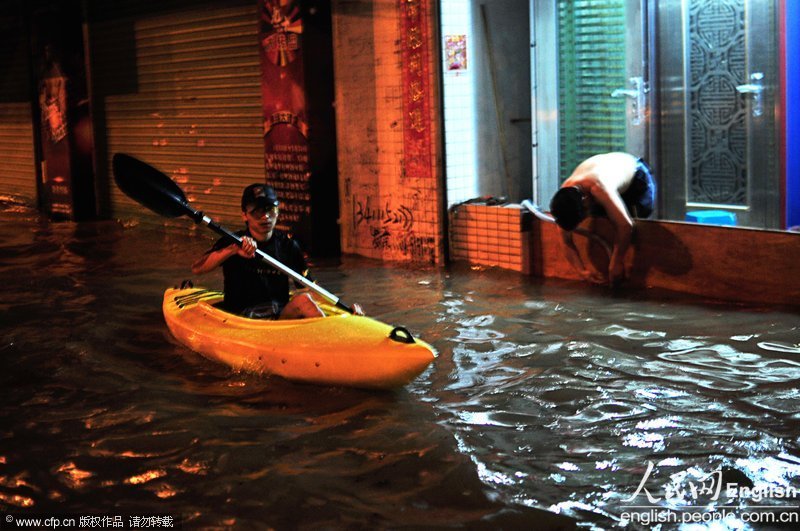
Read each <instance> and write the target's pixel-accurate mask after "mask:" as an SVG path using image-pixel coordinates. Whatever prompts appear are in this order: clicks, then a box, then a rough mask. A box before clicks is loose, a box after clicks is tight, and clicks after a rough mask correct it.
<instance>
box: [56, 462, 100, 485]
mask: <svg viewBox="0 0 800 531" xmlns="http://www.w3.org/2000/svg"><path fill="white" fill-rule="evenodd" d="M57 472H59V473H61V474H63V476H64V479H65V480H66V481H67V483H68V484H69V486H71V487H73V488H80V487H82V486H83V485H84V483H86V480H87V479H89V478H90V477H92V476H93V475H94V474H92V473H91V472H88V471H86V470H81V469H79V468H78V467H76V466H75V463H71V462H70V463H64V464H63V465H61V466H60V467H59V468H58V470H57Z"/></svg>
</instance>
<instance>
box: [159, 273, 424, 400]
mask: <svg viewBox="0 0 800 531" xmlns="http://www.w3.org/2000/svg"><path fill="white" fill-rule="evenodd" d="M222 299H223V295H222V293H221V292H219V291H213V290H208V289H204V288H200V287H194V288H186V289H168V290H167V291H166V292H165V293H164V304H163V310H164V319H165V320H166V322H167V326H168V327H169V329H170V331H171V332H172V335H173V336H175V338H176V339H177V340H178V341H179V342H180V343H182V344H183V345H186V346H187V347H189V348H190V349H192V350H194V351H195V352H198V353H200V354H202V355H203V356H205V357H207V358H210V359H213V360H217V361H221V362H222V363H225V364H227V365H230V366H231V367H233V368H234V369H238V370H244V371H251V372H256V373H262V374H275V375H278V376H281V377H283V378H286V379H287V380H294V381H299V382H308V383H314V384H323V385H341V386H347V387H363V388H370V389H391V388H395V387H400V386H402V385H405V384H407V383H408V382H410V381H411V380H413V379H414V378H416V377H417V376H419V375H420V374H421V373H422V371H424V370H425V368H426V367H428V365H429V364H430V363H431V362H432V361H433V360H434V358H435V357H436V351H435V350H434V348H433V347H431V346H430V345H429V344H427V343H425V342H424V341H421V340H419V339H415V338H413V337H412V336H411V334H410V333H409V332H408V331H407V330H405V329H404V328H400V327H392V326H389V325H387V324H386V323H382V322H380V321H376V320H375V319H371V318H369V317H363V316H358V315H351V314H349V313H347V312H344V311H342V310H339V309H338V308H335V307H333V306H331V305H327V304H324V303H323V304H320V306H321V307H322V309H323V311H324V312H325V314H326V315H327V317H317V318H312V319H292V320H266V319H248V318H246V317H241V316H238V315H234V314H231V313H228V312H225V311H223V310H221V309H219V308H216V307H215V306H214V304H215V303H218V302H221V301H222Z"/></svg>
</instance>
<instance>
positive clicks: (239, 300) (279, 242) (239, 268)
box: [208, 229, 308, 313]
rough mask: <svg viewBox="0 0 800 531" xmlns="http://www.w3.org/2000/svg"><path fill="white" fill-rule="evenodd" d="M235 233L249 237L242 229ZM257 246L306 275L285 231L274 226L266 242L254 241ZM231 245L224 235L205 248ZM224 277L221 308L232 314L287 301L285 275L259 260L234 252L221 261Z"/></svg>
mask: <svg viewBox="0 0 800 531" xmlns="http://www.w3.org/2000/svg"><path fill="white" fill-rule="evenodd" d="M236 235H237V236H252V235H251V234H250V232H249V231H246V230H243V231H239V232H237V233H236ZM257 243H258V248H259V250H261V251H264V252H265V253H267V254H268V255H270V256H272V257H273V258H275V259H276V260H278V261H279V262H281V263H282V264H284V265H286V266H288V267H290V268H292V269H293V270H295V271H297V272H298V273H300V274H301V275H303V276H306V277H307V276H308V271H307V270H308V266H307V265H306V260H305V257H304V256H303V251H302V250H301V249H300V246H299V245H298V244H297V242H296V241H294V240H293V239H292V238H290V237H289V236H288V235H287V234H286V233H285V232H282V231H280V230H278V229H275V230H274V231H273V232H272V237H271V238H270V239H269V240H268V241H266V242H257ZM230 244H231V241H230V240H229V239H227V238H220V239H219V240H218V241H217V242H216V243H215V244H214V246H213V247H212V248H211V249H210V250H209V251H208V252H209V253H210V252H213V251H217V250H219V249H222V248H224V247H227V246H228V245H230ZM222 274H223V277H224V279H225V302H224V305H225V309H226V310H227V311H229V312H232V313H242V312H243V311H244V310H245V309H247V308H251V307H254V306H261V305H265V304H270V303H273V302H274V303H277V304H278V305H279V306H280V307H281V308H282V307H283V306H285V305H286V303H287V302H288V301H289V277H287V276H286V275H285V274H284V273H281V272H280V271H278V270H277V269H275V268H273V267H272V266H270V265H269V264H267V263H266V262H264V261H263V260H262V259H260V258H258V256H255V257H253V258H242V257H241V256H239V255H238V254H236V255H233V256H231V257H230V258H228V259H227V260H225V261H224V262H223V263H222Z"/></svg>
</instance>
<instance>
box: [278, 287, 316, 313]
mask: <svg viewBox="0 0 800 531" xmlns="http://www.w3.org/2000/svg"><path fill="white" fill-rule="evenodd" d="M309 317H325V313H324V312H323V311H322V310H321V309H320V307H319V306H317V303H316V302H314V299H312V298H311V295H310V294H308V293H300V294H299V295H295V296H294V297H292V298H291V299H290V300H289V302H288V303H287V304H286V306H285V307H284V308H283V311H282V312H281V316H280V317H279V319H306V318H309Z"/></svg>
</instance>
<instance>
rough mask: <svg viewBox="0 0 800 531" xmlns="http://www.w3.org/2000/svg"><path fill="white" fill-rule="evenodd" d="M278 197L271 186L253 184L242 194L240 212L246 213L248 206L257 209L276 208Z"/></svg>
mask: <svg viewBox="0 0 800 531" xmlns="http://www.w3.org/2000/svg"><path fill="white" fill-rule="evenodd" d="M278 203H279V202H278V196H277V195H275V190H273V189H272V187H271V186H267V185H265V184H261V183H253V184H251V185H250V186H248V187H247V188H245V189H244V192H242V210H243V211H246V210H247V207H248V206H250V205H255V206H258V207H264V208H269V207H274V206H278Z"/></svg>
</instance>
